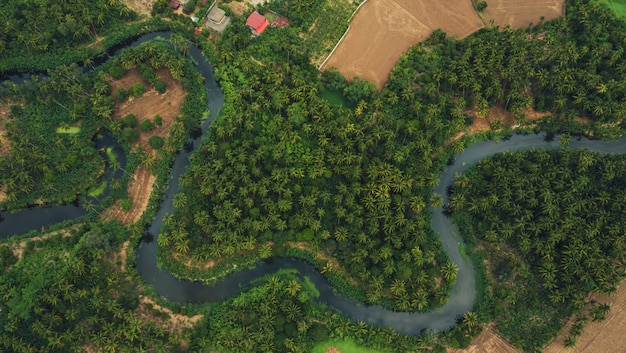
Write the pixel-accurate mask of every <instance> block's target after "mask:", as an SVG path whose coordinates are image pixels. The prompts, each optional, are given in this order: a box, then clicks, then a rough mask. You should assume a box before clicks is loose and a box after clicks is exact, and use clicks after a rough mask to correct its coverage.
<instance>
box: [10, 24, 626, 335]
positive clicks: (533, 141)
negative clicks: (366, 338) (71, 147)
mask: <svg viewBox="0 0 626 353" xmlns="http://www.w3.org/2000/svg"><path fill="white" fill-rule="evenodd" d="M157 36H160V37H165V38H167V37H169V34H168V33H151V34H148V35H144V36H141V37H139V38H138V39H136V40H134V41H133V42H132V43H130V44H128V45H127V46H134V45H137V44H140V43H142V42H145V41H147V40H150V39H153V38H155V37H157ZM119 50H121V48H116V49H115V52H114V53H115V54H117V52H119ZM189 55H190V56H192V57H193V58H194V60H195V61H196V62H197V68H198V71H199V72H200V73H201V74H202V75H203V76H204V77H205V86H206V88H207V90H208V97H209V99H208V102H207V108H208V109H209V110H210V116H209V118H208V119H206V120H205V121H203V123H202V126H201V130H202V134H203V135H204V134H205V133H206V132H207V130H208V127H209V125H210V124H211V123H212V122H213V121H214V119H215V117H216V115H217V114H218V112H219V111H220V109H221V108H222V106H223V104H224V94H223V92H222V90H221V89H220V87H219V85H218V84H217V82H216V81H215V77H214V74H213V67H212V66H211V65H210V64H209V63H208V62H207V60H206V59H205V58H204V56H203V55H202V53H201V51H200V49H198V48H197V47H195V46H191V48H190V50H189ZM190 142H191V143H192V144H193V149H196V148H198V147H199V145H200V143H201V141H200V139H199V138H196V139H193V140H190ZM533 148H550V149H555V148H561V147H560V146H559V145H558V143H556V142H550V141H546V139H545V134H536V135H515V136H512V137H511V138H510V139H508V140H506V141H487V142H478V143H476V144H474V145H472V146H471V147H469V148H467V149H466V150H465V151H464V152H463V153H461V154H460V155H457V156H455V163H454V164H453V165H451V166H448V167H447V168H446V169H445V170H444V171H442V172H441V174H440V176H439V180H440V182H439V185H438V186H436V187H435V188H434V190H433V191H434V192H436V193H438V194H441V195H442V196H443V197H444V204H447V203H448V196H447V192H446V189H447V187H448V186H449V185H451V184H452V183H453V180H454V176H455V174H456V173H461V172H463V171H465V170H466V169H467V168H469V167H471V166H472V165H474V164H475V163H476V162H478V161H480V160H481V159H484V158H486V157H489V156H491V155H494V154H496V153H503V152H513V151H521V150H527V149H533ZM568 148H570V149H573V148H586V149H589V150H592V151H596V152H599V153H624V152H626V139H621V140H618V141H613V142H604V141H596V140H589V139H585V138H582V139H579V140H576V139H573V140H572V141H571V142H570V144H569V146H568ZM190 153H191V152H190V151H188V150H181V151H180V153H179V154H178V155H177V157H176V159H175V161H174V164H173V166H172V174H171V177H170V180H169V183H168V186H167V188H166V191H165V195H164V197H163V202H162V203H161V205H160V208H159V210H158V211H157V214H156V215H155V217H154V219H153V220H152V222H151V224H150V225H149V228H148V230H147V232H148V234H152V235H156V236H158V234H159V232H160V229H161V227H162V226H163V218H164V216H165V215H168V214H172V213H173V212H174V207H173V205H172V200H173V196H174V195H175V194H176V193H177V192H178V190H179V189H178V180H179V178H180V177H181V175H182V174H183V173H184V172H185V170H186V168H187V166H188V165H189V156H190ZM57 207H63V206H57ZM28 212H37V210H36V209H35V210H28V211H24V216H23V217H25V218H24V219H23V220H22V221H18V222H24V223H30V222H31V220H32V218H33V216H32V215H30V216H29V214H28ZM63 212H65V211H62V213H63ZM432 212H433V215H432V228H433V229H434V231H435V232H436V233H437V234H438V235H439V237H440V239H441V243H442V245H443V248H444V250H445V251H446V253H447V254H448V256H449V258H450V260H451V261H452V262H454V263H456V264H457V265H458V267H459V272H458V275H457V281H456V283H455V284H454V286H453V288H452V293H451V296H450V298H449V300H448V301H447V302H446V304H445V305H443V306H441V307H439V308H437V309H436V310H434V311H432V312H429V313H407V312H395V311H392V310H387V309H384V308H382V307H380V306H366V305H364V304H363V303H359V302H356V301H354V300H352V299H349V298H347V297H345V296H343V295H341V294H338V293H336V292H335V291H334V290H333V288H332V287H331V286H330V284H329V283H328V282H327V281H326V279H325V278H324V277H323V276H322V275H321V274H320V273H319V272H318V271H317V270H316V269H315V268H314V267H313V266H311V265H310V264H308V263H306V262H304V261H301V260H296V259H289V258H273V259H271V260H269V261H265V262H260V263H258V264H256V266H255V267H254V268H253V269H243V270H241V271H239V272H236V273H234V274H231V275H229V276H227V277H226V278H224V279H223V280H221V281H220V282H218V283H217V284H215V285H205V284H202V283H200V282H194V281H187V280H180V279H176V278H174V277H173V276H172V275H171V274H170V273H168V272H166V271H164V270H161V269H159V268H158V267H157V245H156V239H155V237H153V236H145V237H144V239H145V240H143V241H142V242H141V243H140V245H139V248H138V249H137V262H136V266H137V269H138V271H139V273H140V275H141V277H142V278H143V280H144V281H145V282H146V283H147V284H150V285H153V286H154V288H155V290H156V292H157V293H158V294H159V295H161V296H163V297H165V298H167V299H168V300H172V301H177V302H191V303H204V302H219V301H222V300H224V299H226V298H228V297H231V296H233V295H236V294H237V293H239V292H241V291H242V290H244V289H245V288H248V287H249V286H250V283H251V282H252V281H253V280H254V279H257V278H259V277H262V276H264V275H266V274H271V273H274V272H276V271H277V270H279V269H281V268H282V269H296V270H298V271H299V272H300V275H301V276H307V277H309V278H310V280H311V281H312V282H313V283H314V284H315V286H316V287H317V289H318V290H319V292H320V296H319V298H318V299H317V300H318V301H319V302H320V303H323V304H325V305H327V306H329V307H332V308H335V309H337V310H339V311H340V312H342V313H343V314H344V315H346V316H347V317H349V318H351V319H353V320H361V321H364V322H367V323H370V324H372V325H377V326H382V327H392V328H394V329H395V330H397V331H398V332H400V333H403V334H408V335H415V334H418V333H420V332H422V331H423V330H424V329H430V330H434V331H444V330H447V329H449V328H451V327H453V326H454V325H455V324H456V322H457V318H458V317H460V316H462V315H463V314H464V313H465V312H467V311H470V310H472V308H473V306H474V302H475V300H476V284H475V273H474V269H473V267H472V264H471V263H467V262H466V261H465V260H464V259H463V257H462V256H461V253H460V252H459V245H460V243H461V242H462V240H461V239H460V237H459V236H458V230H457V229H456V227H455V225H454V224H452V222H451V220H450V218H448V217H446V216H444V214H443V209H442V208H436V209H432ZM70 218H71V217H70ZM52 223H55V221H54V220H50V221H49V223H47V224H52ZM0 224H1V223H0ZM37 228H39V227H35V228H34V229H37ZM31 229H32V228H31ZM0 234H3V233H2V232H1V231H0Z"/></svg>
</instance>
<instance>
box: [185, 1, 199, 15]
mask: <svg viewBox="0 0 626 353" xmlns="http://www.w3.org/2000/svg"><path fill="white" fill-rule="evenodd" d="M195 9H196V0H189V1H187V3H186V4H185V6H183V12H184V13H185V14H187V15H189V14H190V13H192V12H193V10H195Z"/></svg>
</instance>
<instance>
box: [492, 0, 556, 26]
mask: <svg viewBox="0 0 626 353" xmlns="http://www.w3.org/2000/svg"><path fill="white" fill-rule="evenodd" d="M564 10H565V0H523V1H522V0H487V8H486V9H485V10H484V11H483V16H484V18H485V19H486V20H487V21H488V22H489V21H492V20H493V22H494V23H495V24H497V25H500V26H504V25H506V24H508V25H510V26H511V27H512V28H521V27H526V26H528V25H530V24H531V23H534V24H537V23H539V21H540V20H541V17H543V18H544V19H545V20H546V21H547V20H551V19H554V18H557V17H560V16H563V13H564Z"/></svg>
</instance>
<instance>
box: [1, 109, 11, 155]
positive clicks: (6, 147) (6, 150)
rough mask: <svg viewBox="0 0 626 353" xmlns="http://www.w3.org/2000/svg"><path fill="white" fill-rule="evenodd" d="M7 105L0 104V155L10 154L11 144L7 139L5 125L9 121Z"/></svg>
mask: <svg viewBox="0 0 626 353" xmlns="http://www.w3.org/2000/svg"><path fill="white" fill-rule="evenodd" d="M9 112H10V108H9V105H0V156H8V155H9V154H11V145H10V144H9V140H8V139H7V131H6V128H5V125H6V123H7V121H9Z"/></svg>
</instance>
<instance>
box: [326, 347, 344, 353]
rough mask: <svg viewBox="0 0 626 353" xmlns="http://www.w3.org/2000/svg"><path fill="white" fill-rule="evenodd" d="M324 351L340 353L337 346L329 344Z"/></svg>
mask: <svg viewBox="0 0 626 353" xmlns="http://www.w3.org/2000/svg"><path fill="white" fill-rule="evenodd" d="M326 353H341V351H340V350H339V349H338V348H337V347H333V346H330V347H328V348H326Z"/></svg>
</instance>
